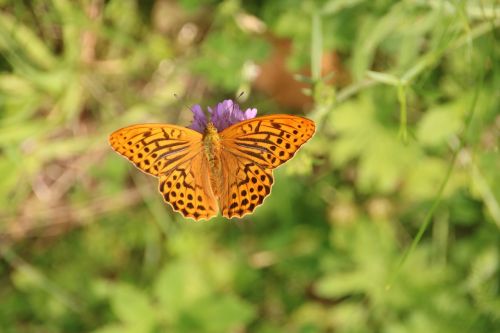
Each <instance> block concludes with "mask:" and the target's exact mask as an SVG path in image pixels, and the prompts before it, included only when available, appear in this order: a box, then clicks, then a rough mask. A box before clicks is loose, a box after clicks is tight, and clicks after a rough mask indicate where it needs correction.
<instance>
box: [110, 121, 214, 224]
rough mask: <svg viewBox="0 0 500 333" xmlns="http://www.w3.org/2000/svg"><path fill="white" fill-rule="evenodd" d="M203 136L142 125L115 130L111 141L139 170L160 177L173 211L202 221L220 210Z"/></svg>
mask: <svg viewBox="0 0 500 333" xmlns="http://www.w3.org/2000/svg"><path fill="white" fill-rule="evenodd" d="M202 139H203V137H202V135H201V134H200V133H198V132H196V131H194V130H191V129H189V128H185V127H180V126H175V125H168V124H141V125H133V126H129V127H125V128H122V129H119V130H117V131H115V132H114V133H112V134H111V135H110V136H109V143H110V145H111V147H112V148H113V149H114V150H115V151H116V152H118V153H119V154H121V155H122V156H124V157H126V158H127V159H129V160H130V161H131V162H132V163H133V164H134V165H135V166H136V167H137V168H139V170H141V171H143V172H145V173H147V174H150V175H153V176H155V177H159V181H160V185H159V190H160V192H161V193H162V195H163V198H164V199H165V201H166V202H167V203H169V204H170V205H171V206H172V208H174V210H176V211H179V212H181V213H182V214H183V215H184V216H186V217H191V218H194V219H195V220H199V219H202V218H209V217H211V216H213V215H215V214H216V213H217V202H216V200H215V196H214V195H213V193H212V189H211V187H210V181H209V179H210V178H209V177H210V175H209V169H208V166H207V163H208V162H207V161H206V157H205V154H204V153H203V142H202ZM197 208H200V209H201V208H203V210H201V211H197Z"/></svg>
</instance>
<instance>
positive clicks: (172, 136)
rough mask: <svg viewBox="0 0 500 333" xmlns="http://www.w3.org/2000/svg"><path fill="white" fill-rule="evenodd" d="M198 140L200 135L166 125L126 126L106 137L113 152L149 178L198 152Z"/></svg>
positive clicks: (189, 130) (199, 143)
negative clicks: (193, 152) (193, 151)
mask: <svg viewBox="0 0 500 333" xmlns="http://www.w3.org/2000/svg"><path fill="white" fill-rule="evenodd" d="M201 140H202V135H201V134H200V133H198V132H196V131H193V130H191V129H189V128H185V127H180V126H174V125H166V124H143V125H134V126H129V127H125V128H122V129H119V130H117V131H115V132H114V133H113V134H111V135H110V136H109V143H110V144H111V147H113V149H114V150H116V151H117V152H118V153H120V154H121V155H123V156H125V157H126V158H128V159H129V160H130V161H131V162H132V163H134V164H135V166H136V167H138V168H139V169H140V170H142V171H144V172H146V173H149V174H151V175H153V176H159V175H160V174H162V173H165V172H168V171H169V170H170V169H172V168H175V166H176V162H177V163H179V162H182V159H185V158H186V157H187V156H188V153H189V151H192V150H196V149H202V145H203V144H202V141H201Z"/></svg>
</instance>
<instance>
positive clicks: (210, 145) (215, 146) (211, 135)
mask: <svg viewBox="0 0 500 333" xmlns="http://www.w3.org/2000/svg"><path fill="white" fill-rule="evenodd" d="M203 144H204V146H205V155H206V157H207V160H208V163H209V165H210V182H211V183H212V184H211V185H212V189H214V191H215V192H218V191H217V189H218V188H219V184H217V180H220V179H221V177H222V165H221V161H220V156H221V154H220V151H221V137H220V135H219V132H218V131H217V128H216V127H215V126H214V124H213V123H211V122H209V123H208V124H207V127H206V129H205V133H204V136H203ZM214 194H216V195H217V193H214Z"/></svg>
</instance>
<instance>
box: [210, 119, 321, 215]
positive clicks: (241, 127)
mask: <svg viewBox="0 0 500 333" xmlns="http://www.w3.org/2000/svg"><path fill="white" fill-rule="evenodd" d="M314 131H315V125H314V122H312V121H311V120H309V119H306V118H302V117H297V116H290V115H272V116H264V117H259V118H255V119H251V120H247V121H243V122H241V123H238V124H235V125H233V126H231V127H229V128H227V129H225V130H224V131H222V133H221V134H220V135H221V138H222V146H223V149H222V152H221V161H222V164H223V166H224V167H223V175H222V180H221V183H222V185H221V189H220V191H219V192H220V195H219V206H220V209H221V211H222V214H223V215H224V216H226V217H233V216H238V217H241V216H243V215H245V214H247V213H251V212H252V211H253V210H254V209H255V208H256V207H257V206H259V205H260V204H262V202H263V201H264V199H265V198H266V197H267V196H268V195H269V193H270V192H271V186H272V184H273V175H272V169H274V168H276V167H278V166H279V165H281V164H283V163H285V162H286V161H288V160H289V159H290V158H292V157H293V155H294V154H295V152H296V151H297V150H298V149H299V148H300V146H302V145H303V144H304V143H305V142H306V141H307V140H309V139H310V138H311V136H312V135H313V134H314Z"/></svg>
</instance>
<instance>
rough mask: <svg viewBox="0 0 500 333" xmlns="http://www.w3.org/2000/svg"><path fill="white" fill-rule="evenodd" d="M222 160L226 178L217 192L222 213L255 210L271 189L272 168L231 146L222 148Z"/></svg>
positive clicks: (243, 213)
mask: <svg viewBox="0 0 500 333" xmlns="http://www.w3.org/2000/svg"><path fill="white" fill-rule="evenodd" d="M221 162H222V165H223V169H222V182H221V188H220V189H218V191H217V192H218V198H219V207H220V210H221V213H222V215H223V216H225V217H227V218H232V217H242V216H244V215H246V214H248V213H251V212H253V210H254V209H255V208H256V207H257V206H259V205H261V204H262V202H263V201H264V199H265V198H266V197H267V196H268V195H269V193H271V187H272V185H273V181H274V180H273V172H272V170H271V169H269V168H266V167H263V166H261V165H259V164H256V163H255V162H253V161H252V160H250V159H247V158H245V157H241V156H237V155H234V154H232V153H230V152H228V151H227V150H223V151H222V153H221Z"/></svg>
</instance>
